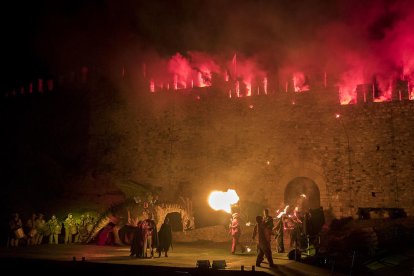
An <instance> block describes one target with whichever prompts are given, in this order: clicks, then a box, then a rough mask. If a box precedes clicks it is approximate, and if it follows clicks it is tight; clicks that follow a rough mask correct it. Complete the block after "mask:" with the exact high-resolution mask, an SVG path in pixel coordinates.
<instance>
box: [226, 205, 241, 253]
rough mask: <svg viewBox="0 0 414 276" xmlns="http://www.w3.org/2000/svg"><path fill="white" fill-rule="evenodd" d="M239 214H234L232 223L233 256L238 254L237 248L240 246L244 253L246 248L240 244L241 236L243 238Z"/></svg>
mask: <svg viewBox="0 0 414 276" xmlns="http://www.w3.org/2000/svg"><path fill="white" fill-rule="evenodd" d="M239 220H240V217H239V214H237V213H234V214H233V215H232V220H231V223H230V226H229V228H230V234H231V236H232V238H233V240H232V244H231V254H234V253H235V252H236V246H237V245H239V246H240V247H241V252H242V253H244V246H242V245H241V244H240V241H239V240H240V236H241V228H240V224H239Z"/></svg>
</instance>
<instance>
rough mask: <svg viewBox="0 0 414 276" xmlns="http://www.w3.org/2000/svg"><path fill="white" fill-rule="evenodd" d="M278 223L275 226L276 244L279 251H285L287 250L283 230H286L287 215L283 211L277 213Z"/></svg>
mask: <svg viewBox="0 0 414 276" xmlns="http://www.w3.org/2000/svg"><path fill="white" fill-rule="evenodd" d="M276 219H277V220H276V225H275V227H274V228H273V231H274V232H275V239H276V246H277V252H278V253H284V252H285V244H284V240H283V239H284V237H283V234H284V233H283V232H284V230H285V223H284V219H285V215H284V213H283V212H279V210H278V212H277V213H276Z"/></svg>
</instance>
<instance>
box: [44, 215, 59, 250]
mask: <svg viewBox="0 0 414 276" xmlns="http://www.w3.org/2000/svg"><path fill="white" fill-rule="evenodd" d="M47 225H48V226H49V232H50V236H49V244H52V243H55V244H58V243H59V235H60V233H61V231H62V225H61V224H60V222H59V221H58V220H57V218H56V216H55V215H52V218H51V219H50V220H49V221H48V222H47Z"/></svg>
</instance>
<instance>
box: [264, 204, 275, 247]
mask: <svg viewBox="0 0 414 276" xmlns="http://www.w3.org/2000/svg"><path fill="white" fill-rule="evenodd" d="M263 223H264V224H265V226H266V235H269V241H270V240H271V238H270V237H271V236H272V233H273V228H274V225H273V218H272V217H271V216H269V209H264V210H263Z"/></svg>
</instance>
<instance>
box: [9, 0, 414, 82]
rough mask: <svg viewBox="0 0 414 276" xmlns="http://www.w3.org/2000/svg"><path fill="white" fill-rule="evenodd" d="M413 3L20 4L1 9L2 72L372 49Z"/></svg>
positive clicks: (15, 75)
mask: <svg viewBox="0 0 414 276" xmlns="http://www.w3.org/2000/svg"><path fill="white" fill-rule="evenodd" d="M409 2H410V1H408V0H395V1H392V0H239V1H236V0H146V1H140V0H119V1H116V0H88V1H81V0H63V1H52V0H48V1H21V0H17V1H11V2H10V3H9V4H8V5H7V7H3V8H2V11H1V20H2V24H1V26H2V35H3V39H2V41H3V49H4V50H3V53H2V54H3V55H2V63H3V67H4V68H7V69H6V71H7V73H6V74H3V77H2V78H4V79H5V81H6V82H10V81H11V80H21V79H25V78H30V77H32V76H33V75H36V74H38V75H42V74H47V73H56V72H59V71H65V70H67V69H69V68H71V67H77V66H80V65H82V64H99V63H102V64H105V63H106V62H107V61H108V60H111V59H128V58H133V54H134V53H137V52H144V51H148V50H154V51H156V52H157V53H159V54H160V55H164V56H170V55H172V54H174V53H176V52H184V53H185V52H186V51H189V50H192V51H194V50H195V51H203V52H207V53H216V54H217V53H230V52H234V51H237V52H241V53H244V54H246V55H253V54H256V53H265V56H268V57H270V58H271V59H272V61H275V62H283V61H282V60H283V59H287V58H290V59H292V60H295V59H296V60H304V59H306V58H307V57H308V56H312V57H313V58H314V55H313V53H318V55H319V54H322V56H321V59H323V58H324V56H323V55H324V53H325V52H326V53H327V52H330V51H332V49H331V48H329V47H326V44H327V43H331V42H332V41H333V40H334V41H335V43H334V44H335V45H341V46H343V47H345V48H346V47H350V48H353V49H358V47H361V49H362V48H364V50H365V47H366V43H365V42H367V41H376V40H377V41H381V40H383V39H384V36H385V32H386V30H387V29H391V28H392V27H393V25H394V24H395V22H397V21H398V20H400V19H401V18H403V17H404V16H407V13H412V9H411V11H410V9H409V7H411V6H412V5H411V4H409ZM407 3H408V4H407ZM396 6H398V7H399V8H395V7H396ZM401 11H404V12H401ZM403 13H405V14H403ZM321 38H323V39H322V40H321ZM338 41H339V42H338ZM361 41H363V42H364V43H362V42H361ZM348 44H350V45H348ZM328 46H331V45H328ZM327 55H336V53H329V54H327ZM322 62H327V61H323V60H322ZM3 82H4V81H3Z"/></svg>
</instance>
